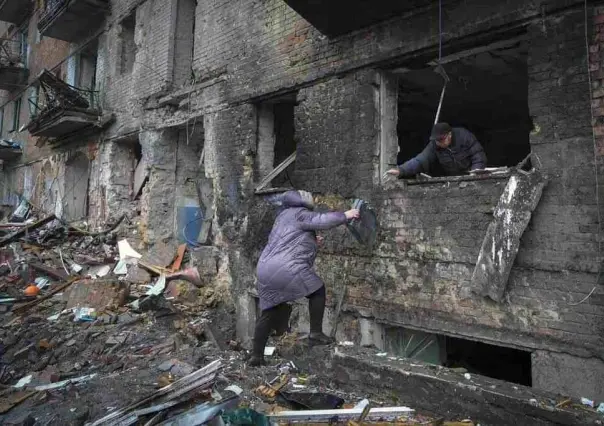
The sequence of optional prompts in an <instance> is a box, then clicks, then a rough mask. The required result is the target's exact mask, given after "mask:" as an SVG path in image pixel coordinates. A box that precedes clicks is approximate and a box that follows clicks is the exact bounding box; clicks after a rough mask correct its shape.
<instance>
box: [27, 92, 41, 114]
mask: <svg viewBox="0 0 604 426" xmlns="http://www.w3.org/2000/svg"><path fill="white" fill-rule="evenodd" d="M39 96H40V86H39V85H37V84H35V85H33V86H31V87H30V88H29V97H28V105H29V117H30V118H31V117H33V116H35V115H36V109H37V105H38V98H39Z"/></svg>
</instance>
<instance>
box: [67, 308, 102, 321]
mask: <svg viewBox="0 0 604 426" xmlns="http://www.w3.org/2000/svg"><path fill="white" fill-rule="evenodd" d="M74 314H75V317H74V318H73V321H74V322H87V321H94V320H95V319H96V315H97V314H96V310H95V309H94V308H76V309H75V310H74Z"/></svg>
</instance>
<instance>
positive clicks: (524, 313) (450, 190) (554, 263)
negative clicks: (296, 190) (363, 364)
mask: <svg viewBox="0 0 604 426" xmlns="http://www.w3.org/2000/svg"><path fill="white" fill-rule="evenodd" d="M571 3H572V2H549V3H547V4H545V3H544V4H543V5H538V4H534V5H532V6H530V7H526V5H525V4H524V2H512V3H510V2H506V3H500V4H497V5H495V4H493V5H489V7H484V5H483V4H479V2H473V1H470V2H463V4H459V5H457V6H456V5H449V6H448V7H447V10H446V28H447V36H446V38H447V40H457V39H458V38H461V37H462V36H473V35H477V34H480V33H481V32H482V31H486V30H488V29H489V28H496V27H499V26H501V25H504V24H510V23H513V22H519V21H521V20H523V19H527V18H528V19H532V20H533V21H532V22H530V23H528V34H529V39H530V43H529V44H530V52H529V55H530V59H529V73H530V86H529V91H530V96H529V107H530V114H531V116H532V118H533V121H534V123H535V129H534V131H533V133H532V135H531V146H532V149H533V150H534V152H535V153H536V154H537V156H538V159H535V160H534V164H535V165H537V166H539V167H541V168H542V170H543V171H544V172H546V173H547V174H548V176H549V178H550V182H549V184H548V187H547V188H546V190H545V191H544V193H543V198H542V200H541V203H540V205H539V206H538V207H537V210H536V212H535V214H534V217H533V220H532V221H531V223H530V225H529V229H528V230H527V232H526V234H525V236H524V237H523V238H522V244H521V248H520V252H519V254H518V257H517V262H516V266H515V267H514V269H513V270H512V273H511V275H510V279H509V283H508V293H507V294H508V296H507V300H506V301H505V302H504V303H502V304H499V305H497V304H494V303H492V302H488V301H486V300H482V299H469V300H462V299H461V298H460V297H459V292H460V290H462V289H463V288H464V287H465V286H466V285H467V284H468V282H469V279H470V278H471V274H472V270H473V267H474V264H475V262H476V257H477V254H478V250H479V248H480V244H481V243H482V239H483V237H484V232H485V230H486V227H487V226H488V223H489V221H490V211H491V209H492V208H493V207H494V206H495V204H496V203H497V200H498V198H499V196H500V194H501V191H502V190H503V184H504V182H505V181H496V180H494V181H485V182H472V183H466V184H459V183H455V184H449V185H447V184H442V185H434V186H425V185H419V186H414V187H408V188H392V189H390V190H384V189H383V188H381V187H380V186H379V185H376V183H377V182H376V179H375V178H376V172H377V171H376V169H375V166H374V165H375V164H376V163H377V161H376V160H377V158H376V156H377V155H378V149H377V148H376V140H377V136H376V134H377V133H378V132H379V127H378V126H377V123H376V119H375V108H372V106H373V105H372V103H373V102H374V90H375V88H374V85H375V80H374V79H373V78H371V74H372V72H371V69H375V68H381V67H388V66H389V64H391V63H393V62H396V61H397V60H401V58H405V57H407V58H408V57H410V56H412V52H417V51H421V50H422V49H426V48H429V47H433V46H434V45H435V44H436V41H437V39H436V34H437V25H436V24H437V21H436V18H435V16H436V15H435V14H434V13H433V12H434V11H431V12H425V13H422V14H421V15H417V16H411V17H407V18H405V19H404V20H403V19H402V18H401V19H399V18H393V19H392V20H389V21H386V22H383V23H380V24H377V25H374V26H372V27H370V28H366V29H363V30H360V31H357V32H354V33H351V34H349V35H345V36H341V37H337V38H335V39H327V38H325V37H323V36H321V35H320V34H319V33H318V32H317V31H316V30H315V29H313V28H312V27H309V26H308V24H307V23H306V22H305V21H304V20H303V19H301V18H300V17H299V16H298V15H296V14H295V12H293V11H292V10H291V9H289V8H288V7H287V6H285V4H284V3H283V2H281V1H277V0H274V1H268V2H262V3H259V2H252V1H249V2H246V1H244V2H239V3H237V4H235V3H232V2H223V1H218V0H216V1H208V2H200V3H199V5H198V16H199V20H200V21H201V22H198V25H197V27H196V28H197V30H196V34H197V36H196V37H197V38H196V46H195V62H194V68H195V70H196V72H197V73H198V74H199V75H201V76H202V77H204V76H205V77H207V78H209V77H211V76H214V75H217V74H221V73H226V74H227V75H228V76H229V85H228V86H225V87H224V88H223V90H222V91H221V92H220V94H219V96H220V99H222V100H223V101H224V102H225V103H226V104H229V105H236V104H238V103H239V102H246V100H247V102H249V101H253V100H256V99H262V98H263V97H266V96H268V95H270V94H274V95H276V94H281V93H285V92H288V91H291V90H294V89H298V88H300V91H299V94H298V98H299V102H300V103H299V105H298V106H297V107H296V137H297V142H298V147H299V148H298V154H299V156H300V157H299V160H298V161H297V162H296V173H295V183H296V184H297V185H298V186H299V187H303V188H304V189H308V190H311V191H317V192H330V191H333V192H338V193H340V194H341V195H344V196H365V197H366V198H368V199H370V200H371V201H372V202H373V203H374V204H375V205H376V207H377V209H378V215H379V217H380V220H381V228H382V231H381V234H380V237H379V245H378V247H377V249H376V250H375V252H374V253H372V254H371V255H370V254H369V253H365V252H363V251H362V250H361V249H360V248H358V247H355V243H354V242H352V240H351V239H350V237H349V236H347V235H346V234H345V231H343V230H339V231H335V232H334V233H332V234H330V235H329V236H328V240H333V241H335V243H332V244H331V245H328V247H327V249H326V251H325V252H323V253H322V254H321V255H320V256H319V259H318V261H317V263H318V269H319V271H320V273H321V274H322V276H323V277H324V278H325V281H326V283H327V285H328V288H340V286H341V284H342V283H343V282H346V283H348V284H349V294H350V295H351V296H350V299H349V302H348V304H347V310H349V311H351V312H353V313H355V315H357V316H361V317H373V318H377V319H379V320H381V321H385V322H388V323H391V324H395V325H400V326H408V327H417V328H421V329H424V330H430V331H436V332H443V333H446V334H449V335H457V336H466V337H469V338H472V339H479V340H483V341H490V342H495V343H498V344H502V345H508V346H514V347H520V348H524V349H528V350H531V351H535V354H536V355H539V356H535V359H534V365H533V369H534V371H535V372H536V373H535V374H536V375H541V376H542V377H545V376H548V375H549V376H551V374H552V371H551V368H549V369H548V367H546V366H545V365H546V364H547V363H545V362H543V358H542V357H541V355H543V354H544V353H545V354H547V356H549V357H556V356H558V355H557V354H562V353H567V354H571V355H572V356H571V357H570V358H571V359H573V360H574V361H573V362H575V363H576V364H577V365H580V364H581V359H582V358H581V357H585V358H590V357H592V359H593V360H594V362H595V364H596V365H597V366H598V368H597V370H598V373H597V374H599V376H597V377H601V374H602V373H603V372H604V366H603V364H602V362H601V361H598V358H599V357H601V351H600V349H599V348H601V346H602V337H601V336H602V326H601V318H602V316H603V313H604V312H603V308H602V306H601V303H600V298H601V294H600V293H601V290H600V288H599V287H596V289H595V290H594V292H593V293H592V294H591V296H590V297H589V298H588V299H586V300H585V302H583V303H581V304H576V303H577V302H578V301H581V300H582V299H584V298H585V296H587V295H588V294H589V293H590V292H591V290H592V289H593V288H594V285H595V283H596V275H597V268H598V260H599V259H598V253H597V250H596V248H597V246H596V244H595V243H596V241H597V238H598V237H597V234H598V222H597V208H596V202H595V176H594V172H593V167H592V162H593V152H592V144H591V139H590V138H591V133H590V132H591V124H590V121H589V90H588V89H589V87H588V84H587V81H586V65H585V47H584V22H583V16H584V15H583V9H582V6H583V3H581V2H574V3H572V4H571ZM540 6H542V7H540ZM558 8H560V9H559V10H558V11H556V9H558ZM564 8H567V9H565V10H564ZM468 11H471V13H468ZM590 16H591V15H590ZM227 22H228V24H226V23H227ZM250 22H252V23H253V25H250ZM590 31H591V27H590ZM233 46H237V47H236V48H233ZM360 69H362V71H359V70H360ZM231 108H232V106H229V107H228V109H227V110H226V111H229V112H228V113H227V112H218V113H217V112H213V111H212V112H209V115H210V116H211V117H213V118H212V119H211V120H210V121H212V125H209V126H206V133H207V136H208V138H211V139H212V141H213V146H214V148H213V149H216V150H218V152H214V161H215V163H214V167H216V168H217V171H218V172H219V173H225V175H224V176H220V181H219V182H218V183H217V190H218V191H219V192H222V193H223V199H222V200H220V201H218V203H219V204H220V206H219V211H220V212H221V219H219V225H220V227H221V230H226V231H225V233H224V235H223V236H224V237H225V239H224V242H226V243H229V244H230V247H231V249H232V250H233V251H234V252H235V253H236V254H237V256H235V255H230V258H231V259H230V260H231V262H232V263H231V277H233V283H234V284H235V285H234V286H233V288H234V289H236V290H237V291H238V294H241V290H242V287H241V285H243V286H244V288H245V287H247V289H248V290H251V288H253V287H252V280H250V279H247V278H245V279H244V278H241V277H242V276H246V275H247V274H249V273H250V272H253V266H254V262H255V260H256V258H257V253H258V251H259V250H260V249H261V248H262V242H263V239H261V238H258V239H254V240H252V238H257V236H258V235H259V233H260V232H259V231H256V232H253V233H252V232H249V231H248V229H250V228H254V227H256V228H257V229H259V230H260V229H264V228H263V227H264V226H265V225H264V222H263V220H264V219H266V216H262V217H259V216H258V217H257V216H256V215H258V213H259V212H261V210H260V209H258V210H257V213H256V212H255V211H254V210H253V208H252V206H253V205H254V204H251V203H249V202H248V200H249V198H250V197H251V196H250V194H249V192H245V189H244V187H242V186H240V185H239V184H240V183H241V180H240V178H236V177H232V176H231V173H235V174H237V173H243V175H242V176H244V175H245V174H244V173H245V167H244V164H246V161H247V159H248V156H247V154H246V152H247V151H246V149H247V148H248V147H249V145H250V144H253V142H254V135H251V134H250V135H248V136H246V137H247V138H248V139H247V143H246V142H245V141H242V140H241V135H242V134H245V133H242V134H239V137H237V138H233V136H232V132H235V131H236V132H239V131H240V129H241V121H240V116H239V115H233V114H232V109H231ZM238 108H240V107H238ZM246 108H247V106H246ZM201 109H203V106H202V107H201ZM217 117H220V120H219V121H214V119H215V118H217ZM223 120H224V121H223ZM229 121H230V124H228V122H229ZM218 122H220V125H219V126H218V124H217V123H218ZM246 123H247V122H246ZM223 128H230V129H229V130H228V131H225V130H222V129H223ZM244 128H245V129H246V131H247V124H246V127H244ZM232 129H238V130H232ZM222 168H228V170H229V171H228V173H227V172H221V170H223V169H222ZM227 174H228V176H227ZM377 181H379V178H378V179H377ZM238 190H241V191H242V192H241V193H240V195H239V197H235V194H236V193H237V191H238ZM229 193H230V194H233V195H232V196H231V198H229V197H226V199H225V198H224V194H229ZM263 213H264V212H263ZM225 218H228V219H229V221H228V223H227V222H225V221H224V219H225ZM248 220H249V221H250V222H249V223H248V222H247V221H248ZM232 223H245V224H246V227H245V228H244V230H243V231H242V232H240V233H239V234H237V233H230V230H232V229H233V227H232V225H231V224H232ZM247 247H253V248H254V250H253V251H245V252H244V251H242V248H247ZM250 253H251V254H250ZM235 259H236V260H235ZM235 277H236V278H235ZM244 305H245V303H243V302H242V303H240V308H241V306H244ZM242 309H243V308H242ZM245 309H248V307H245ZM553 364H555V363H550V365H553ZM581 374H582V376H581V377H585V378H586V377H587V376H589V375H590V374H591V373H590V372H588V371H586V370H585V369H583V370H582V373H581ZM592 375H593V374H592ZM573 382H575V380H574V377H569V376H565V377H563V378H561V379H560V383H563V384H564V386H565V387H562V388H561V389H565V390H567V391H568V392H569V393H573V394H576V393H578V392H579V387H577V386H574V385H573ZM586 382H587V381H586V380H585V381H583V383H586ZM535 383H540V385H541V386H544V387H547V386H551V383H549V384H546V382H545V381H543V382H539V381H538V380H536V381H535ZM581 386H582V385H581ZM585 386H586V387H585V388H584V389H586V390H587V391H588V392H590V393H591V394H592V395H596V394H599V395H601V394H602V389H601V388H599V387H598V386H599V385H597V384H593V382H592V383H591V384H590V385H585Z"/></svg>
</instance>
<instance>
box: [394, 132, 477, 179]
mask: <svg viewBox="0 0 604 426" xmlns="http://www.w3.org/2000/svg"><path fill="white" fill-rule="evenodd" d="M437 164H440V166H441V168H442V169H443V170H444V172H445V174H446V175H449V176H453V175H461V174H465V173H467V172H469V171H471V170H479V169H484V168H485V167H486V165H487V156H486V155H485V153H484V150H483V149H482V145H480V142H478V140H477V139H476V136H474V135H473V134H472V132H470V131H469V130H467V129H464V128H463V127H451V126H449V124H447V123H437V124H435V125H434V128H433V129H432V134H431V135H430V142H429V143H428V145H427V146H426V147H425V148H424V150H423V151H422V152H421V153H419V154H418V155H416V156H415V157H413V158H412V159H411V160H409V161H405V162H404V163H403V164H401V165H399V166H398V168H396V169H391V170H388V171H387V172H386V173H388V174H389V175H392V176H398V177H399V178H405V177H413V176H415V175H417V174H419V173H426V174H429V172H430V171H431V170H432V169H434V166H436V165H437Z"/></svg>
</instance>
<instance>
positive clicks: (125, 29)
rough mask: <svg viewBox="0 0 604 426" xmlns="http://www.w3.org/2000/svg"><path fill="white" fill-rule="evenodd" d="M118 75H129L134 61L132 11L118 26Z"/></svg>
mask: <svg viewBox="0 0 604 426" xmlns="http://www.w3.org/2000/svg"><path fill="white" fill-rule="evenodd" d="M120 30H121V32H120V37H119V38H120V63H119V70H120V74H129V73H131V72H132V70H133V68H134V62H135V59H136V43H135V40H134V35H135V30H136V11H133V12H132V13H131V14H130V15H129V16H128V17H127V18H125V19H124V20H123V21H122V22H121V24H120Z"/></svg>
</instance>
